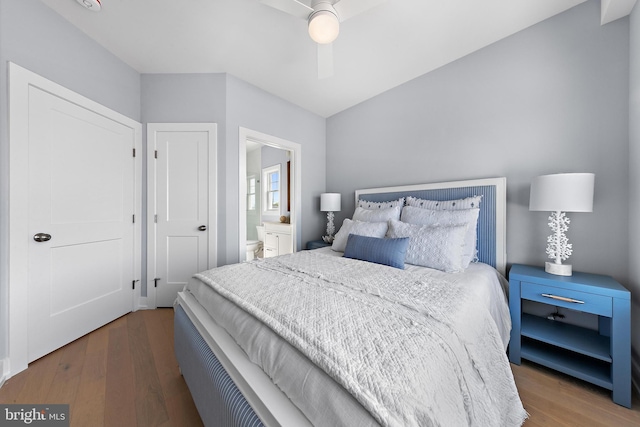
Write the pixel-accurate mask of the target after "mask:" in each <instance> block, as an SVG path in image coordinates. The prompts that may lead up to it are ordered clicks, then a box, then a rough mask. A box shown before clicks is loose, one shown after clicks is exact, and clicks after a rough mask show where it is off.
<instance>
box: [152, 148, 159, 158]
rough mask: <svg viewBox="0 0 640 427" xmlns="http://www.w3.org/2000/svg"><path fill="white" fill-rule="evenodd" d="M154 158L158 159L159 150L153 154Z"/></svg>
mask: <svg viewBox="0 0 640 427" xmlns="http://www.w3.org/2000/svg"><path fill="white" fill-rule="evenodd" d="M153 156H154V157H155V158H156V159H157V158H158V150H156V151H155V152H154V153H153Z"/></svg>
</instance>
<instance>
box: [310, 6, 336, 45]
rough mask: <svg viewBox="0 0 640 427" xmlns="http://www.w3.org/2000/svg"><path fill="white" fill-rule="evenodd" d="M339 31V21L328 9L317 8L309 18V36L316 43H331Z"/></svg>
mask: <svg viewBox="0 0 640 427" xmlns="http://www.w3.org/2000/svg"><path fill="white" fill-rule="evenodd" d="M339 33H340V21H338V17H337V16H336V15H335V14H333V13H331V12H330V11H328V10H319V11H317V12H315V13H313V14H312V15H311V17H310V18H309V36H310V37H311V39H312V40H313V41H315V42H316V43H320V44H327V43H332V42H333V41H334V40H335V39H336V38H337V37H338V34H339Z"/></svg>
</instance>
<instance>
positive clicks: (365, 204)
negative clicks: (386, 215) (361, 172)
mask: <svg viewBox="0 0 640 427" xmlns="http://www.w3.org/2000/svg"><path fill="white" fill-rule="evenodd" d="M396 206H400V207H403V206H404V197H400V198H399V199H398V200H392V201H390V202H369V201H367V200H362V199H360V200H358V207H360V208H365V209H382V208H395V207H396Z"/></svg>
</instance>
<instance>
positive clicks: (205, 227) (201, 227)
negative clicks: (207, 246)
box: [198, 225, 207, 231]
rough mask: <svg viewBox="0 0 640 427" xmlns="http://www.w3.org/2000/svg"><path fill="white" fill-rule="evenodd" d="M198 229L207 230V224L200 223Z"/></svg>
mask: <svg viewBox="0 0 640 427" xmlns="http://www.w3.org/2000/svg"><path fill="white" fill-rule="evenodd" d="M198 230H200V231H207V226H206V225H201V226H200V227H198Z"/></svg>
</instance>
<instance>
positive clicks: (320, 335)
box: [189, 250, 526, 426]
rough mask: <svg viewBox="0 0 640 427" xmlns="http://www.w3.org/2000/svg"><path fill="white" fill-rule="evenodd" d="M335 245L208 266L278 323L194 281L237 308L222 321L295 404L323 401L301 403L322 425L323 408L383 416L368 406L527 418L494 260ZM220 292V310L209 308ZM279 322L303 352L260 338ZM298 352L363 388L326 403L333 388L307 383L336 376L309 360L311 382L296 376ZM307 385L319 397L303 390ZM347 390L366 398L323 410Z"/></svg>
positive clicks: (461, 417) (202, 295) (431, 417)
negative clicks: (424, 264) (452, 261)
mask: <svg viewBox="0 0 640 427" xmlns="http://www.w3.org/2000/svg"><path fill="white" fill-rule="evenodd" d="M331 255H334V253H331V252H330V250H318V251H305V252H300V253H296V254H293V255H290V256H285V257H278V258H275V259H269V260H264V261H256V262H251V263H245V264H242V265H234V266H227V267H223V268H219V269H215V270H210V271H208V272H205V273H203V274H201V275H198V277H199V278H200V279H201V280H202V281H203V282H204V283H207V284H208V285H210V286H211V287H212V288H214V289H215V290H216V291H217V292H219V293H220V294H222V295H224V296H225V298H226V299H228V300H230V301H234V302H235V303H236V304H237V305H240V306H242V307H243V308H244V309H245V310H247V311H248V312H251V313H252V315H253V316H255V317H257V318H260V319H261V320H262V321H264V322H265V323H266V324H267V325H268V326H269V328H266V327H256V324H255V319H253V318H252V317H251V316H245V320H241V321H239V319H238V317H239V316H241V315H239V314H238V312H237V311H234V310H235V309H230V308H229V307H233V306H234V305H233V304H231V303H225V304H226V305H224V306H225V307H226V308H223V309H220V306H221V305H220V304H219V303H220V302H221V300H224V299H223V298H221V297H220V296H216V295H215V294H214V293H212V292H210V291H207V290H206V287H204V286H202V285H201V284H197V283H194V284H192V285H190V289H189V290H190V291H191V292H192V293H193V294H194V295H195V296H196V298H197V299H198V300H199V301H200V302H201V304H203V306H205V308H207V310H208V311H209V312H210V313H211V314H212V316H214V318H216V317H220V313H218V312H220V311H234V313H235V314H232V315H231V316H230V317H229V318H227V320H224V319H222V320H220V319H218V318H216V321H217V322H219V323H220V324H221V325H222V326H223V327H225V328H226V329H227V330H228V332H229V333H230V334H231V335H232V336H235V337H236V340H237V341H238V343H239V344H240V346H241V347H243V349H244V350H245V351H246V352H247V354H248V355H249V357H250V358H251V360H252V361H254V363H257V364H259V365H261V366H262V367H263V369H264V370H265V372H267V373H268V374H269V375H270V376H272V378H274V382H275V383H276V384H278V385H279V386H281V388H282V389H283V391H285V393H286V394H287V395H289V397H290V398H291V399H292V401H293V402H294V403H295V404H296V405H297V406H299V405H300V404H299V402H298V401H299V400H301V399H302V400H309V401H310V402H312V403H303V406H304V405H307V406H312V408H311V411H312V412H313V411H314V408H313V405H314V404H317V405H318V406H317V407H316V408H315V412H316V414H315V415H314V414H311V416H309V415H308V411H309V408H301V409H302V410H303V412H304V413H305V414H307V416H308V417H309V419H310V420H311V421H312V422H314V423H315V424H317V422H316V421H314V417H315V420H318V421H320V422H322V421H327V423H326V424H325V425H340V424H338V423H337V421H338V420H337V419H338V418H340V420H341V421H342V422H343V424H342V425H356V424H355V422H357V423H358V424H357V425H369V424H371V423H373V420H372V419H371V418H370V417H368V415H366V414H362V413H361V412H362V409H361V408H366V409H367V411H368V412H369V413H370V414H371V415H372V416H373V418H374V419H375V420H376V421H377V422H379V423H381V424H383V425H403V426H404V425H482V426H485V425H486V426H489V425H500V426H502V425H520V424H521V423H522V422H523V420H524V418H525V417H526V413H525V412H524V409H523V408H522V404H521V402H520V400H519V398H518V395H517V391H516V389H515V384H514V383H513V378H512V376H511V371H510V368H509V365H508V361H507V359H506V355H505V353H504V346H505V339H504V337H505V334H504V331H505V330H506V336H508V330H509V326H510V325H509V324H508V319H509V317H508V309H507V308H506V298H505V296H504V293H503V292H502V289H501V283H500V280H499V279H497V277H499V275H497V273H496V272H495V270H493V269H491V267H488V266H483V265H480V264H473V265H472V266H471V267H470V268H469V269H467V271H466V272H465V273H463V274H456V275H450V274H444V273H439V272H435V271H433V270H428V269H419V270H416V269H413V268H409V270H410V271H406V272H403V271H400V270H395V269H391V268H389V267H384V266H379V265H374V264H370V263H364V262H361V261H355V260H347V259H344V258H340V257H337V256H331ZM381 277H384V278H385V280H383V281H380V278H381ZM492 277H493V278H492ZM465 278H466V279H465ZM444 279H447V281H445V280H444ZM466 280H473V281H472V282H468V281H466ZM302 289H307V290H310V292H308V293H303V292H301V290H302ZM492 294H493V295H492ZM305 295H306V296H305ZM294 296H295V297H294ZM495 296H497V297H498V298H494V297H495ZM216 299H217V300H218V302H217V304H218V305H217V307H218V308H215V307H213V306H211V302H212V301H214V300H216ZM496 301H497V302H496ZM505 310H506V316H504V313H505ZM246 319H249V320H246ZM496 320H497V322H498V323H497V324H496ZM230 329H231V330H230ZM271 330H273V331H276V332H277V333H278V334H279V335H282V336H283V337H285V338H287V339H288V340H290V341H291V343H292V344H293V346H294V347H296V348H297V349H298V352H294V353H296V355H295V357H294V356H291V351H289V352H288V353H281V352H280V351H281V350H280V349H281V348H283V347H282V344H272V345H271V348H270V345H269V344H265V343H264V342H261V340H260V339H259V336H263V335H268V334H269V333H271V334H273V332H271ZM365 331H366V332H367V333H369V334H370V335H369V336H365V335H364V333H365ZM501 335H502V337H501ZM507 339H508V338H507ZM258 342H260V344H258ZM273 346H275V347H273ZM268 348H270V349H269V350H268V351H265V350H266V349H268ZM274 350H275V351H274ZM300 353H303V354H304V355H305V356H306V357H307V358H308V359H310V360H311V361H313V362H314V364H315V365H317V366H319V367H321V368H322V369H323V370H324V371H325V372H326V373H327V374H328V376H329V377H331V378H332V379H333V380H335V382H337V383H338V384H340V385H341V387H342V388H344V389H346V390H349V392H350V393H351V395H352V396H353V398H347V399H344V400H339V401H337V402H338V403H336V401H334V402H333V403H327V402H325V401H324V400H327V399H326V396H325V395H327V394H332V393H330V392H329V391H328V390H327V389H323V388H320V389H318V388H317V387H316V388H314V387H310V388H305V387H306V382H307V381H306V380H307V379H308V378H316V377H322V375H324V376H327V375H326V374H318V373H317V372H314V371H313V370H311V368H310V367H309V366H307V367H303V368H302V372H303V373H302V379H303V380H302V383H300V380H297V381H298V382H297V383H296V381H294V380H291V379H289V378H288V377H290V373H291V372H290V371H291V367H292V364H290V363H289V361H290V359H291V358H292V357H293V359H300V358H302V357H301V354H300ZM302 359H304V358H302ZM295 366H297V367H300V366H301V365H299V364H296V365H295ZM278 375H281V376H282V375H283V376H284V379H282V377H278ZM310 382H316V383H317V381H315V380H310ZM329 382H331V381H329ZM323 384H324V383H323ZM322 387H324V386H322ZM287 388H289V390H287ZM319 390H320V391H319ZM322 390H324V391H322ZM306 391H309V392H312V393H313V394H314V396H312V398H311V399H304V396H299V395H298V394H300V393H302V394H304V393H305V392H306ZM316 393H320V394H321V395H322V396H318V395H317V394H316ZM318 397H322V399H318ZM354 398H355V399H354ZM349 399H351V400H352V401H353V400H357V401H358V402H359V404H352V403H354V402H350V403H349V402H348V403H349V404H345V405H342V406H344V407H342V406H341V407H339V408H337V409H336V408H334V409H335V413H336V415H335V417H336V419H332V418H331V417H327V416H326V415H325V414H324V412H325V410H326V407H325V405H327V404H328V405H334V406H335V405H338V406H340V405H341V404H340V403H339V402H342V401H349ZM329 400H330V399H329ZM313 402H315V403H313ZM318 402H320V403H318ZM299 407H300V406H299ZM345 414H346V415H345ZM356 420H358V421H356Z"/></svg>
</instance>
